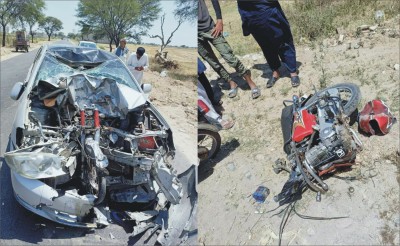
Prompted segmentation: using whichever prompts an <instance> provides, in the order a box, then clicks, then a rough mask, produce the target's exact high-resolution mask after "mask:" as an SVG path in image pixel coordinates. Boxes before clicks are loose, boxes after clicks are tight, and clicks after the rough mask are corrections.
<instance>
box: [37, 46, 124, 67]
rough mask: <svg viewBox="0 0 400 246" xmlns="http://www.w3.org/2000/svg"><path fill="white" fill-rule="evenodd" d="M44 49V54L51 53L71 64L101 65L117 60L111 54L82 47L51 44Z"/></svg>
mask: <svg viewBox="0 0 400 246" xmlns="http://www.w3.org/2000/svg"><path fill="white" fill-rule="evenodd" d="M45 48H46V53H51V54H52V55H55V56H57V57H60V58H63V59H64V60H67V61H68V62H71V63H75V62H79V63H102V62H104V61H108V60H113V59H118V57H117V56H116V55H114V54H113V53H110V52H107V51H104V50H101V49H93V48H90V47H84V46H75V45H70V44H52V45H45Z"/></svg>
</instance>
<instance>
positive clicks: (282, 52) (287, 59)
mask: <svg viewBox="0 0 400 246" xmlns="http://www.w3.org/2000/svg"><path fill="white" fill-rule="evenodd" d="M279 57H280V58H281V60H282V62H283V63H284V64H285V66H286V68H287V69H288V70H289V72H290V73H291V74H292V73H296V71H297V66H296V50H295V48H294V44H293V41H291V42H290V43H285V44H283V45H281V47H279Z"/></svg>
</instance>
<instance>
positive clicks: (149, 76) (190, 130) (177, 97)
mask: <svg viewBox="0 0 400 246" xmlns="http://www.w3.org/2000/svg"><path fill="white" fill-rule="evenodd" d="M143 83H148V84H151V85H152V87H153V89H152V91H151V93H150V100H151V101H152V103H153V104H154V105H155V106H156V107H157V109H158V110H159V111H160V113H161V114H162V116H163V117H164V118H165V119H166V120H167V122H168V124H169V125H170V126H171V128H172V130H173V136H174V144H175V147H176V149H177V150H179V152H181V153H182V154H183V155H184V156H185V157H186V158H187V159H188V160H189V161H190V163H186V164H195V163H196V162H197V145H196V141H197V140H196V134H197V108H196V102H197V101H196V97H197V88H196V87H195V85H194V83H193V82H191V81H180V80H175V79H171V78H169V77H161V76H160V74H159V73H158V72H154V71H147V72H145V74H144V75H143ZM178 158H179V157H178ZM183 168H185V167H181V166H179V167H176V169H177V171H178V173H180V172H182V171H184V170H183ZM185 170H186V169H185Z"/></svg>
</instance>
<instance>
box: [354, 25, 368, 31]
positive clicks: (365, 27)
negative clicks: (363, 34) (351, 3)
mask: <svg viewBox="0 0 400 246" xmlns="http://www.w3.org/2000/svg"><path fill="white" fill-rule="evenodd" d="M368 30H369V25H361V26H359V27H357V31H368Z"/></svg>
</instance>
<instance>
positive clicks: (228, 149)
mask: <svg viewBox="0 0 400 246" xmlns="http://www.w3.org/2000/svg"><path fill="white" fill-rule="evenodd" d="M239 146H240V143H239V141H238V140H237V139H232V140H230V141H228V142H225V143H224V144H222V145H221V149H220V151H219V152H218V153H217V156H216V157H215V158H214V159H211V160H209V161H208V162H205V163H203V164H201V165H200V166H199V180H198V182H199V183H201V182H202V181H203V180H205V179H207V178H208V177H209V176H211V175H212V174H213V173H214V167H215V166H216V165H217V164H218V163H219V162H220V161H222V160H223V159H225V158H226V157H227V156H229V155H230V154H231V153H232V152H234V151H235V150H236V149H237V148H238V147H239Z"/></svg>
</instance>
